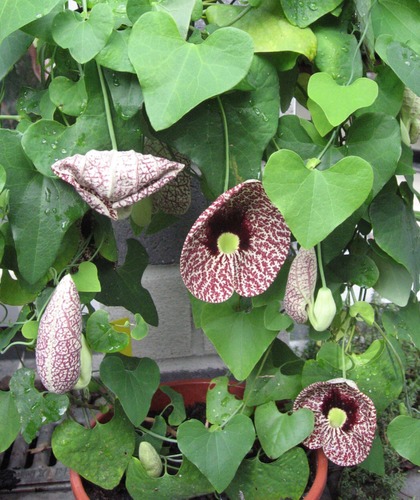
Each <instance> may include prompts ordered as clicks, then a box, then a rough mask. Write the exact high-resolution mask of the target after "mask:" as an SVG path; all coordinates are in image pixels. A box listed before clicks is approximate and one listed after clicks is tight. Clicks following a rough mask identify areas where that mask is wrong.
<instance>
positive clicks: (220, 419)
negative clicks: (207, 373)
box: [206, 377, 243, 425]
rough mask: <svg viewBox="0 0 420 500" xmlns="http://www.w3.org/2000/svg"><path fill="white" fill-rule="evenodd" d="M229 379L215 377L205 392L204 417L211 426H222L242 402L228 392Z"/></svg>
mask: <svg viewBox="0 0 420 500" xmlns="http://www.w3.org/2000/svg"><path fill="white" fill-rule="evenodd" d="M228 385H229V379H228V378H227V377H217V378H215V379H213V380H212V384H211V386H210V387H209V389H208V391H207V397H206V415H207V420H208V421H209V422H210V423H211V424H218V425H222V424H223V423H224V422H225V421H226V420H227V419H228V418H229V416H230V415H234V414H235V413H236V412H237V411H238V409H239V408H240V407H241V406H242V404H243V402H242V401H241V400H239V399H237V398H236V397H235V396H234V395H233V394H231V393H230V392H229V390H228Z"/></svg>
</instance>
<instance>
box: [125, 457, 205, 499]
mask: <svg viewBox="0 0 420 500" xmlns="http://www.w3.org/2000/svg"><path fill="white" fill-rule="evenodd" d="M125 484H126V487H127V490H128V492H129V493H130V495H131V496H132V497H133V498H138V499H142V500H146V499H147V500H148V499H150V500H152V499H154V498H159V500H185V499H186V498H191V497H195V496H197V495H206V494H209V493H212V492H213V491H214V487H213V486H212V485H211V484H210V483H209V481H208V480H207V478H206V477H205V476H204V475H203V474H202V473H201V472H200V471H199V470H198V469H197V467H196V466H195V465H193V464H192V463H191V462H190V461H188V460H187V459H186V458H183V460H182V465H181V467H180V469H179V472H177V473H176V474H168V473H167V472H165V473H164V475H163V476H162V477H150V476H149V475H148V474H147V472H146V471H145V470H144V467H143V466H142V464H141V462H140V461H139V460H138V459H137V458H134V457H132V458H131V462H130V464H129V466H128V470H127V479H126V483H125Z"/></svg>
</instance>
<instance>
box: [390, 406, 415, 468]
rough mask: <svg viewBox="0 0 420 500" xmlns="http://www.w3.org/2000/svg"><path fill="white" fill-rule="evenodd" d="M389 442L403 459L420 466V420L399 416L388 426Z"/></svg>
mask: <svg viewBox="0 0 420 500" xmlns="http://www.w3.org/2000/svg"><path fill="white" fill-rule="evenodd" d="M386 433H387V436H388V439H389V442H390V443H391V445H392V446H393V447H394V448H395V449H396V450H397V452H398V453H399V454H400V455H401V456H402V457H404V458H407V459H408V460H410V461H411V462H413V464H416V465H420V420H419V419H416V418H413V417H409V416H407V415H399V416H398V417H396V418H394V420H393V421H392V422H391V423H390V424H389V425H388V429H387V431H386Z"/></svg>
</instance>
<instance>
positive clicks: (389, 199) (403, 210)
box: [370, 192, 420, 290]
mask: <svg viewBox="0 0 420 500" xmlns="http://www.w3.org/2000/svg"><path fill="white" fill-rule="evenodd" d="M370 217H371V222H372V228H373V233H374V236H375V242H376V243H377V245H378V246H379V247H380V248H381V249H382V250H383V251H384V252H386V253H387V254H388V255H390V256H391V257H392V258H393V259H394V260H395V261H396V262H398V263H400V264H402V265H403V266H404V267H405V268H406V269H407V270H408V271H409V272H410V274H411V277H412V279H413V282H414V289H415V290H418V287H419V272H420V229H419V227H418V225H417V221H416V219H415V217H414V214H413V210H412V208H411V207H409V206H407V205H406V203H405V202H404V201H403V200H402V199H401V198H400V197H399V196H398V195H396V194H394V193H386V192H385V193H383V194H381V195H379V196H377V197H376V198H375V199H374V200H373V202H372V204H371V207H370Z"/></svg>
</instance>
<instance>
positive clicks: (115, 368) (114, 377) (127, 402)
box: [100, 355, 160, 425]
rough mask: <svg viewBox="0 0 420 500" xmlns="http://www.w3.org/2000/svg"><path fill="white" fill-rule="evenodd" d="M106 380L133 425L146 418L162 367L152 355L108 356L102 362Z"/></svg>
mask: <svg viewBox="0 0 420 500" xmlns="http://www.w3.org/2000/svg"><path fill="white" fill-rule="evenodd" d="M100 374H101V379H102V380H103V382H104V384H105V385H106V386H107V387H109V388H110V389H111V391H113V392H114V393H115V394H116V396H118V398H119V400H120V402H121V405H122V407H123V408H124V411H125V412H126V414H127V416H128V418H129V419H130V420H131V422H132V423H133V424H134V425H140V424H141V423H142V422H143V420H144V419H145V418H146V416H147V413H148V411H149V408H150V403H151V401H152V397H153V394H154V393H155V392H156V390H157V388H158V386H159V380H160V375H159V368H158V366H157V364H156V363H155V362H154V361H153V360H152V359H149V358H141V359H140V358H128V357H126V356H120V355H111V356H106V357H105V358H104V359H103V361H102V363H101V366H100Z"/></svg>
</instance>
